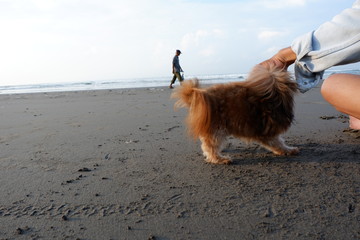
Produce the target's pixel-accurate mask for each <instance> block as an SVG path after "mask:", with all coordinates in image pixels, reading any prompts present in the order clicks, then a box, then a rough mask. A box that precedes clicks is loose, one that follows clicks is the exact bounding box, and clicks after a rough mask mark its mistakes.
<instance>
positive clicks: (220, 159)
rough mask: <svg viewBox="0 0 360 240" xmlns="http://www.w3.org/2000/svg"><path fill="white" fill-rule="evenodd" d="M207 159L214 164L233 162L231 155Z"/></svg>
mask: <svg viewBox="0 0 360 240" xmlns="http://www.w3.org/2000/svg"><path fill="white" fill-rule="evenodd" d="M205 161H206V162H208V163H212V164H225V165H229V164H231V163H232V160H231V158H230V157H217V158H215V159H210V158H206V160H205Z"/></svg>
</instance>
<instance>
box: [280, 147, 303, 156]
mask: <svg viewBox="0 0 360 240" xmlns="http://www.w3.org/2000/svg"><path fill="white" fill-rule="evenodd" d="M299 152H300V150H299V148H297V147H288V149H286V151H284V153H283V154H282V155H290V156H291V155H297V154H298V153H299Z"/></svg>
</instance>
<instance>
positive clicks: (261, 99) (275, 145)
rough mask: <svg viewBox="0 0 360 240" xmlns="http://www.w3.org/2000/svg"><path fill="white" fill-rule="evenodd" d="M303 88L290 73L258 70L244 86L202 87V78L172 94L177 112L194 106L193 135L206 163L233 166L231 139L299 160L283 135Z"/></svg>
mask: <svg viewBox="0 0 360 240" xmlns="http://www.w3.org/2000/svg"><path fill="white" fill-rule="evenodd" d="M296 92H297V84H296V82H295V81H293V79H292V77H291V75H290V73H288V72H286V71H281V70H276V69H270V70H269V69H266V68H264V67H262V66H260V65H257V66H256V67H255V68H254V69H253V70H252V72H251V73H250V75H249V77H248V79H247V80H246V81H243V82H234V83H227V84H217V85H214V86H211V87H209V88H199V81H198V80H197V79H192V80H187V81H184V82H183V83H182V86H181V87H179V88H178V89H176V90H175V91H174V93H172V95H171V98H178V99H179V100H178V101H177V102H176V103H175V107H177V108H178V107H188V108H189V114H188V117H187V125H188V130H189V133H190V134H191V135H192V136H193V137H194V138H195V139H197V138H199V139H200V140H201V142H202V145H201V148H202V150H203V154H204V156H205V157H206V161H207V162H209V163H215V164H229V163H231V159H230V157H227V156H222V155H221V154H220V152H221V146H222V144H223V142H224V140H225V139H226V137H227V136H230V135H232V136H234V137H237V138H240V139H242V140H245V141H247V142H250V141H256V142H258V143H260V144H261V145H262V146H264V147H265V148H267V149H268V150H270V151H272V152H273V153H274V154H277V155H293V154H297V153H298V152H299V150H298V148H296V147H289V146H287V145H286V144H285V143H284V141H283V139H282V138H281V137H280V134H283V133H284V132H286V130H287V129H288V128H289V127H290V125H291V123H292V121H293V118H294V111H293V107H294V94H295V93H296Z"/></svg>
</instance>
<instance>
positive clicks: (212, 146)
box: [200, 135, 231, 164]
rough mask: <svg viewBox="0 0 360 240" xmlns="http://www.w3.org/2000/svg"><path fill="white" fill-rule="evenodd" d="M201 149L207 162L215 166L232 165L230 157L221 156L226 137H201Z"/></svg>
mask: <svg viewBox="0 0 360 240" xmlns="http://www.w3.org/2000/svg"><path fill="white" fill-rule="evenodd" d="M200 140H201V149H202V150H203V154H204V156H205V158H206V159H205V161H206V162H208V163H214V164H230V163H231V158H230V157H228V156H222V155H221V154H220V152H221V147H222V143H223V141H224V140H225V136H221V135H219V136H216V137H200Z"/></svg>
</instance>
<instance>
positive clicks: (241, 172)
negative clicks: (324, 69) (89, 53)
mask: <svg viewBox="0 0 360 240" xmlns="http://www.w3.org/2000/svg"><path fill="white" fill-rule="evenodd" d="M170 94H171V90H170V89H168V88H143V89H126V90H102V91H79V92H63V93H37V94H14V95H0V112H1V121H0V181H1V185H0V191H1V198H0V239H356V238H360V228H359V226H360V149H359V142H360V137H359V133H358V132H353V131H348V130H346V129H347V127H348V124H347V121H348V119H347V117H346V116H344V115H343V114H341V113H338V112H337V111H336V110H335V109H333V108H332V107H331V106H330V105H328V104H327V103H326V102H325V101H324V100H323V99H322V97H321V95H320V93H319V89H318V88H316V89H313V90H311V91H309V92H308V93H305V94H299V95H298V96H297V97H296V120H295V123H294V125H293V126H292V127H291V129H290V130H289V131H288V132H287V133H286V134H285V135H284V138H285V140H286V142H287V143H288V144H289V145H293V146H297V147H299V148H300V154H299V155H297V156H286V157H277V156H274V155H273V154H272V153H269V152H268V151H266V150H264V149H262V148H259V147H258V146H257V145H256V144H250V145H246V144H244V143H242V142H241V141H238V140H236V139H233V138H231V139H229V143H228V144H227V147H226V149H225V152H226V153H227V154H229V155H230V156H231V157H232V158H233V160H234V164H232V165H228V166H219V165H210V164H207V163H205V161H204V160H203V157H202V154H201V150H200V146H199V142H194V141H193V140H191V139H189V138H188V137H187V135H186V129H185V126H184V124H183V122H184V118H185V116H186V113H187V111H186V109H181V110H179V111H174V109H173V103H174V100H170Z"/></svg>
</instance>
